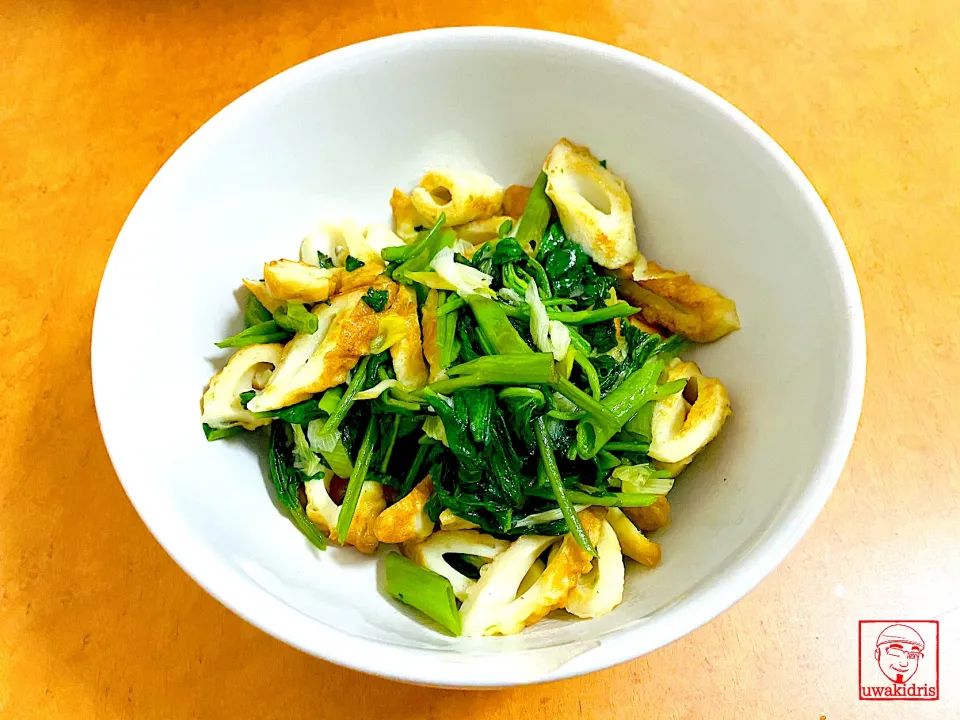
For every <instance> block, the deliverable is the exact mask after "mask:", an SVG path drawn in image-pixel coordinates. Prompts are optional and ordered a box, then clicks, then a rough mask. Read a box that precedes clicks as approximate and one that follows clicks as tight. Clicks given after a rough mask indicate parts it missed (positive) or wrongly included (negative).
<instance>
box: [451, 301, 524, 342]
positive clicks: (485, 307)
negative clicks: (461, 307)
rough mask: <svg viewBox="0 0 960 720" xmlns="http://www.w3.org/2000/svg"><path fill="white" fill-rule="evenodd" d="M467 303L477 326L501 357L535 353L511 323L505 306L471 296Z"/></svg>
mask: <svg viewBox="0 0 960 720" xmlns="http://www.w3.org/2000/svg"><path fill="white" fill-rule="evenodd" d="M467 302H468V303H469V305H470V309H471V310H472V311H473V316H474V317H475V318H476V320H477V326H478V327H479V328H480V330H482V331H483V334H484V335H485V336H486V338H487V340H489V341H490V344H491V345H492V346H493V347H494V348H495V349H496V351H497V352H498V353H499V354H500V355H518V354H529V353H532V352H533V350H531V349H530V346H529V345H527V343H526V342H525V341H524V339H523V338H522V337H520V333H518V332H517V329H516V328H515V327H514V326H513V324H512V323H511V322H510V319H509V318H508V317H507V313H506V312H505V306H504V305H502V304H500V303H498V302H497V301H496V300H491V299H490V298H486V297H481V296H480V295H471V296H470V297H468V298H467Z"/></svg>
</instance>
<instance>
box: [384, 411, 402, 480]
mask: <svg viewBox="0 0 960 720" xmlns="http://www.w3.org/2000/svg"><path fill="white" fill-rule="evenodd" d="M399 432H400V416H399V415H394V416H393V424H392V425H391V426H390V435H389V437H388V438H387V447H386V449H385V450H384V451H383V460H381V461H380V474H381V475H386V474H387V465H389V464H390V457H391V456H392V455H393V447H394V445H396V444H397V433H399Z"/></svg>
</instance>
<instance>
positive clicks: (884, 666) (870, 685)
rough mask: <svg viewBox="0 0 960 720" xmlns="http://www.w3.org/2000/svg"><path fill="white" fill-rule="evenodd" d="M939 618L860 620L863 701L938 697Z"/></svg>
mask: <svg viewBox="0 0 960 720" xmlns="http://www.w3.org/2000/svg"><path fill="white" fill-rule="evenodd" d="M939 641H940V623H939V621H937V620H861V621H860V699H861V700H939V699H940V685H939V683H940V643H939Z"/></svg>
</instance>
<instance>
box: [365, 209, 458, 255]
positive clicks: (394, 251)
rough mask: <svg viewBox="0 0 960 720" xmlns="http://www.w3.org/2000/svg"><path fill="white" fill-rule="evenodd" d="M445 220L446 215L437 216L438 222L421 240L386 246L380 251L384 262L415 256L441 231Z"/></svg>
mask: <svg viewBox="0 0 960 720" xmlns="http://www.w3.org/2000/svg"><path fill="white" fill-rule="evenodd" d="M444 222H446V217H445V216H444V215H443V214H442V213H441V215H440V217H439V218H437V222H436V223H435V224H434V226H433V227H432V228H430V232H428V233H427V234H426V235H424V236H423V237H422V238H421V239H420V240H417V241H416V242H415V243H412V244H410V245H395V246H392V247H386V248H384V249H383V250H381V251H380V257H381V258H382V259H383V261H384V262H395V263H404V262H406V261H407V260H409V259H411V258H412V257H415V256H416V255H417V254H418V253H420V251H421V250H423V249H424V248H425V247H426V246H427V244H428V243H430V242H432V241H433V240H434V238H435V237H436V236H437V235H438V234H439V233H440V229H441V228H442V227H443V223H444Z"/></svg>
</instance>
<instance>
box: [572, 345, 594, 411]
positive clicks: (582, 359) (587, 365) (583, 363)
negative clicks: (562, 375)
mask: <svg viewBox="0 0 960 720" xmlns="http://www.w3.org/2000/svg"><path fill="white" fill-rule="evenodd" d="M573 361H574V362H575V363H576V364H577V365H579V366H580V369H581V370H583V374H584V375H586V376H587V383H588V384H589V385H590V392H591V393H593V399H594V400H600V376H599V375H597V369H596V368H595V367H594V366H593V363H592V362H590V361H589V360H588V359H587V356H586V355H584V354H583V353H582V352H580V351H579V350H578V351H576V352H575V353H574V354H573Z"/></svg>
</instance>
